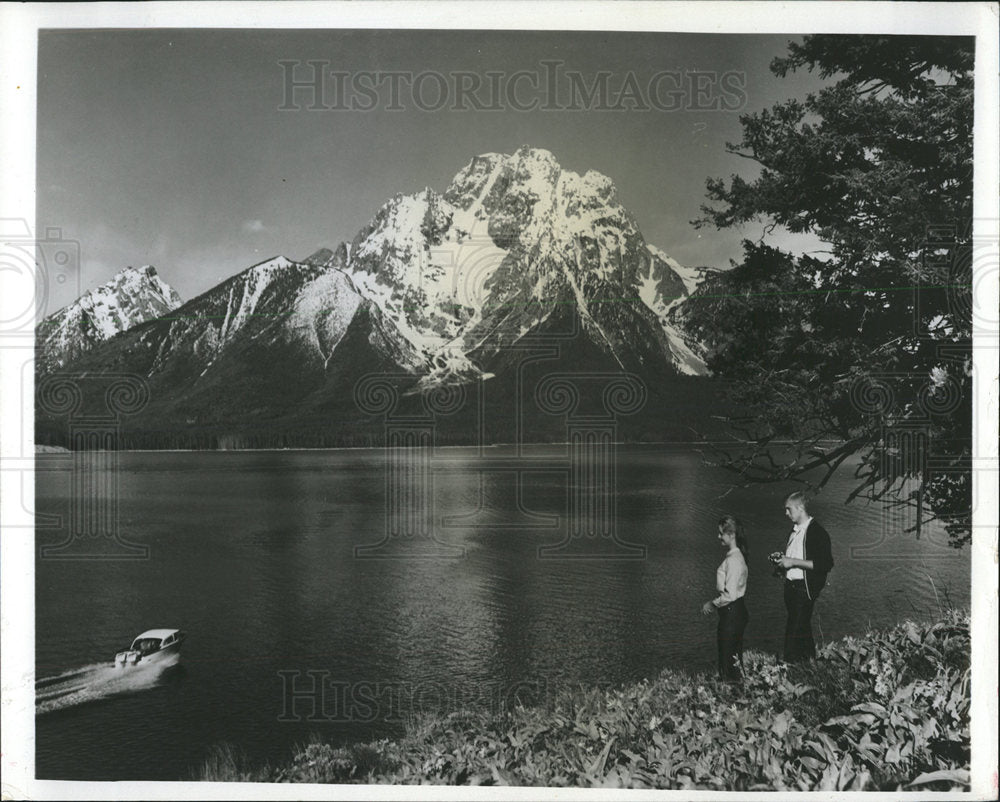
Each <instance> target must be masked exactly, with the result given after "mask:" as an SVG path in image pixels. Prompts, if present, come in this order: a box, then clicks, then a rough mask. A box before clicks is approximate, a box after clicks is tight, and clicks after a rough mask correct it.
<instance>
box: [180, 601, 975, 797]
mask: <svg viewBox="0 0 1000 802" xmlns="http://www.w3.org/2000/svg"><path fill="white" fill-rule="evenodd" d="M969 649H970V638H969V616H968V614H967V613H959V612H952V613H949V614H946V615H944V616H942V617H941V618H940V619H939V620H937V621H935V622H933V623H929V624H917V623H913V622H906V623H904V624H901V625H899V626H897V627H895V628H894V629H891V630H888V631H882V632H871V633H869V634H867V635H865V636H863V637H861V638H847V639H845V640H842V641H837V642H834V643H831V644H829V645H827V646H825V647H824V648H823V649H822V650H821V651H820V654H819V658H818V659H817V660H816V661H815V662H814V663H810V664H805V665H797V666H785V665H784V664H782V663H780V662H778V661H777V660H776V659H775V658H774V657H773V656H771V655H763V654H759V653H749V654H748V655H747V660H746V669H747V671H746V674H747V680H746V683H745V685H744V686H743V687H733V686H728V685H725V684H722V683H718V682H716V681H715V680H714V679H709V678H707V677H705V676H701V675H690V674H686V673H683V672H679V671H664V672H663V673H662V674H661V675H660V676H659V677H658V678H657V679H655V680H652V681H643V682H639V683H637V684H634V685H629V686H627V687H624V688H617V689H613V690H590V691H579V690H569V689H567V690H566V691H564V692H561V693H559V694H557V695H556V696H554V697H553V698H551V699H550V700H548V701H547V702H545V703H544V704H542V705H540V706H536V707H516V708H514V709H512V710H508V711H504V712H502V713H499V714H497V713H492V714H490V713H478V712H467V711H461V712H455V713H452V714H450V715H447V716H443V717H436V718H429V719H425V720H422V721H420V722H418V723H416V724H415V725H414V726H413V727H411V728H410V730H409V731H408V732H407V734H406V735H405V736H404V737H403V738H402V739H401V740H399V741H396V742H392V741H386V740H383V741H376V742H373V743H368V744H359V745H353V746H348V747H344V748H336V747H334V746H331V745H329V744H324V743H320V742H315V743H311V744H309V745H308V746H306V747H304V748H303V749H301V750H300V751H299V753H298V754H296V755H295V757H294V758H293V760H292V761H291V763H290V764H289V765H287V766H284V767H281V768H277V769H272V768H266V769H257V770H251V769H248V768H246V767H245V766H243V765H241V764H242V763H243V761H241V760H240V759H239V757H238V756H237V755H236V754H234V752H233V750H232V749H230V748H228V747H224V748H221V749H219V750H217V751H216V752H215V754H213V756H212V758H211V759H210V760H209V761H207V762H206V763H205V765H204V766H203V767H202V770H201V773H200V775H199V778H200V779H203V780H216V781H240V780H243V781H246V780H250V781H253V780H256V781H265V782H308V783H447V784H471V785H549V786H595V787H613V788H619V787H626V788H672V789H693V788H698V789H716V790H790V791H796V790H809V789H814V790H878V789H881V790H903V789H908V790H958V789H961V790H965V789H967V788H968V782H969V771H968V769H969V703H970V691H969V671H970V666H969Z"/></svg>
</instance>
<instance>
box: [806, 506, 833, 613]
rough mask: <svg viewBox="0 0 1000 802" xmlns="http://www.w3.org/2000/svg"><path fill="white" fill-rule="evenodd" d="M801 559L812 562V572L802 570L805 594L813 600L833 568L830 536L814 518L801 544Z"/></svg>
mask: <svg viewBox="0 0 1000 802" xmlns="http://www.w3.org/2000/svg"><path fill="white" fill-rule="evenodd" d="M802 558H803V559H804V560H812V564H813V567H812V570H810V569H808V568H806V569H804V572H805V575H806V593H807V594H808V595H809V598H810V599H813V600H815V599H816V598H817V597H818V596H819V594H820V591H821V590H823V587H824V586H825V585H826V575H827V574H828V573H830V570H831V569H832V568H833V552H832V550H831V549H830V535H829V533H828V532H827V531H826V530H825V529H824V528H823V525H822V524H820V522H819V521H817V520H816V519H815V518H813V519H812V520H811V521H810V522H809V527H808V528H807V529H806V535H805V538H804V541H803V543H802Z"/></svg>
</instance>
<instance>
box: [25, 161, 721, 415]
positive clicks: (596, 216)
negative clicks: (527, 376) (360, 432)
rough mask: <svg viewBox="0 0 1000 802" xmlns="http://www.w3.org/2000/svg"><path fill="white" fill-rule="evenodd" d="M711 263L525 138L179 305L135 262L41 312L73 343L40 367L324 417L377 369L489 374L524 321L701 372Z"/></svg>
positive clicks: (531, 328) (64, 342)
mask: <svg viewBox="0 0 1000 802" xmlns="http://www.w3.org/2000/svg"><path fill="white" fill-rule="evenodd" d="M126 274H128V275H126ZM700 279H701V274H700V272H699V271H698V270H691V269H688V268H685V267H684V266H682V265H680V264H678V263H677V262H676V261H675V260H674V259H672V258H671V257H670V256H668V255H667V254H665V253H664V252H663V251H661V250H659V249H657V248H655V247H652V246H650V245H649V244H647V243H646V241H645V239H644V238H643V236H642V233H641V232H640V230H639V228H638V225H637V223H636V221H635V219H634V218H633V217H632V215H631V214H630V213H629V212H628V210H627V209H625V208H624V207H623V206H622V205H621V203H620V202H619V200H618V198H617V192H616V190H615V186H614V184H613V183H612V181H611V179H609V178H608V177H607V176H604V175H602V174H600V173H598V172H595V171H593V170H591V171H588V172H585V173H584V174H582V175H580V174H577V173H574V172H571V171H569V170H565V169H563V168H562V167H561V166H560V165H559V163H558V162H557V161H556V159H555V157H554V156H553V155H552V154H551V153H550V152H548V151H546V150H541V149H533V148H529V147H522V148H521V149H519V150H517V151H516V152H515V153H513V154H501V153H487V154H483V155H480V156H477V157H475V158H473V159H472V160H471V161H470V162H469V163H468V164H467V165H466V166H465V167H464V168H463V169H462V170H460V171H459V172H458V174H457V175H456V176H455V177H454V179H453V180H452V182H451V183H450V185H449V186H448V187H447V188H446V189H445V190H444V192H441V193H439V192H436V191H434V190H432V189H430V188H425V189H423V190H421V191H420V192H417V193H415V194H410V195H396V196H395V197H393V198H391V199H390V200H389V201H388V202H387V203H386V204H384V205H383V206H382V207H381V208H380V209H379V210H378V211H377V213H376V214H375V215H374V217H373V218H372V220H371V222H369V223H368V224H367V225H366V226H364V227H363V228H362V229H361V231H359V232H358V234H357V235H356V236H355V237H354V239H353V240H352V241H351V242H350V243H341V244H340V245H339V246H338V247H336V248H335V249H330V248H320V249H319V250H317V251H316V252H315V253H313V254H312V255H311V256H309V257H308V258H306V259H304V260H302V261H293V260H291V259H288V258H286V257H284V256H277V257H274V258H271V259H268V260H266V261H263V262H260V263H259V264H256V265H253V266H251V267H249V268H247V269H246V270H243V271H242V272H241V273H238V274H236V275H234V276H232V277H231V278H229V279H227V280H226V281H224V282H222V283H221V284H219V285H217V286H216V287H213V288H212V289H210V290H208V291H207V292H205V293H203V294H202V295H200V296H198V297H197V298H195V299H193V300H191V301H189V302H187V303H186V304H184V305H183V306H181V305H180V299H179V298H178V297H177V296H176V293H174V292H173V291H172V290H170V289H169V287H167V286H166V285H165V284H163V282H162V281H160V279H159V278H158V277H157V276H156V274H155V271H153V270H152V268H143V269H142V270H140V271H131V272H129V271H124V272H123V274H121V275H120V276H119V277H116V280H115V281H113V282H110V283H109V285H106V286H105V287H103V288H101V289H100V290H97V291H95V292H94V293H90V294H88V295H87V296H84V297H83V298H81V299H80V300H79V301H78V302H76V304H73V305H71V306H70V307H67V309H66V310H62V311H61V312H60V313H57V315H55V316H53V322H52V324H51V328H50V329H49V330H48V332H47V333H46V334H45V335H43V334H42V333H41V332H42V329H40V339H42V338H43V336H44V342H43V347H42V352H43V354H45V353H50V352H51V353H59V354H62V355H63V359H62V361H57V362H51V363H50V362H46V361H45V358H44V356H43V357H42V358H40V359H39V366H40V369H41V370H42V371H44V370H48V369H51V365H52V364H55V365H57V366H61V365H63V364H65V363H66V361H67V360H72V359H76V358H79V360H80V361H79V364H78V365H76V366H75V367H79V369H81V370H105V369H112V368H113V369H114V370H116V371H127V372H132V373H135V374H138V375H142V376H144V377H146V378H147V380H148V381H149V382H150V384H151V387H152V391H151V397H153V398H154V405H155V406H156V407H157V409H156V414H165V415H168V416H169V415H173V416H177V417H179V418H180V419H181V420H183V421H191V420H195V421H197V420H203V419H206V418H208V419H211V420H222V419H224V418H225V416H227V415H229V416H235V418H237V419H240V420H243V419H244V418H245V419H247V420H250V419H254V418H255V416H265V417H266V416H279V417H280V416H281V415H285V414H292V413H291V412H290V411H292V410H294V411H295V413H294V414H300V413H301V414H309V415H317V416H319V418H320V419H323V416H324V415H325V414H326V413H325V412H324V410H329V409H346V408H348V407H347V406H345V404H348V405H349V399H350V394H351V392H352V390H351V388H352V387H353V386H354V383H355V382H356V381H357V380H358V378H359V377H360V376H362V375H364V374H365V373H367V372H370V371H372V370H387V371H389V372H390V373H399V372H400V371H402V372H404V373H410V374H413V375H414V376H420V377H422V378H421V379H420V382H421V384H422V385H424V386H426V385H428V384H430V385H438V384H446V383H453V382H465V381H468V380H471V379H475V378H477V377H481V378H490V377H491V376H493V375H494V374H496V375H497V376H500V375H501V371H506V369H507V368H509V367H510V366H511V364H513V363H511V362H510V359H511V357H510V355H511V354H515V355H516V353H519V352H514V351H511V350H510V347H511V346H514V345H516V344H517V343H518V342H519V341H520V340H521V339H522V338H529V337H539V336H541V337H547V336H550V335H552V336H556V337H561V338H562V339H561V340H560V342H563V343H565V344H566V347H567V349H570V350H567V351H566V354H567V356H566V357H565V358H566V359H570V360H572V359H574V358H575V357H573V356H570V355H569V354H571V353H575V354H577V355H583V357H585V359H587V360H590V362H589V363H588V364H591V365H597V366H600V365H607V366H609V367H611V366H617V368H620V369H623V370H628V371H633V372H637V373H639V374H640V375H643V376H648V377H650V378H651V380H654V377H658V378H655V380H659V379H660V378H665V377H668V376H669V375H672V374H674V373H678V372H679V373H684V374H704V373H705V372H706V370H705V366H704V363H703V362H702V361H701V359H700V358H699V349H698V344H697V343H694V342H691V341H689V339H687V338H685V336H684V334H683V332H682V331H681V330H680V329H679V328H677V327H676V326H674V325H673V324H672V323H671V321H670V320H668V314H669V313H671V312H672V310H675V309H677V308H678V305H680V304H683V302H684V299H685V298H686V297H687V296H688V295H689V294H690V293H691V291H692V290H693V289H694V288H695V287H696V286H697V283H698V282H699V281H700ZM167 313H172V314H167ZM137 323H143V324H144V325H141V326H136V324H137ZM81 332H83V333H81ZM121 332H124V333H123V334H121V336H117V337H113V336H112V335H115V334H119V333H121ZM109 338H111V339H109ZM571 341H572V343H571ZM70 342H72V343H73V346H72V347H70V345H69V343H70ZM78 343H79V345H78ZM101 343H103V344H101ZM95 344H101V345H100V349H98V350H94V348H93V346H94V345H95ZM572 348H576V349H577V350H576V351H572ZM45 349H49V350H48V351H46V350H45ZM515 361H516V360H515ZM593 369H596V370H600V369H603V368H601V367H596V368H593ZM503 375H504V376H506V375H508V374H506V373H504V374H503ZM345 394H346V395H345ZM345 398H348V401H345V400H344V399H345ZM150 414H153V413H152V412H151V413H150ZM184 425H187V423H185V424H184Z"/></svg>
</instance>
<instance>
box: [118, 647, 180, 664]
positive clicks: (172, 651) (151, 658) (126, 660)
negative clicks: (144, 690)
mask: <svg viewBox="0 0 1000 802" xmlns="http://www.w3.org/2000/svg"><path fill="white" fill-rule="evenodd" d="M182 643H183V640H180V641H175V642H174V643H171V644H169V645H168V646H164V647H163V648H160V649H157V650H156V651H155V652H150V653H149V654H142V653H141V652H139V651H138V650H136V649H126V650H125V651H123V652H118V654H116V655H115V668H133V667H135V666H148V665H152V664H155V663H164V662H167V661H168V660H170V659H171V658H173V657H175V656H177V655H179V654H180V651H181V644H182Z"/></svg>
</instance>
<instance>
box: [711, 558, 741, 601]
mask: <svg viewBox="0 0 1000 802" xmlns="http://www.w3.org/2000/svg"><path fill="white" fill-rule="evenodd" d="M749 573H750V571H749V569H748V568H747V561H746V560H744V559H743V552H742V551H740V550H739V549H735V548H734V549H732V550H731V551H730V552H729V553H728V554H726V559H724V560H723V561H722V565H720V566H719V570H718V571H716V572H715V589H716V590H717V591H719V595H718V596H717V597H716V598H714V599H712V604H714V605H715V606H716V607H725V606H726V605H727V604H732V603H733V602H734V601H736V600H737V599H740V598H742V597H743V596H745V595H746V592H747V576H748V575H749Z"/></svg>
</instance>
